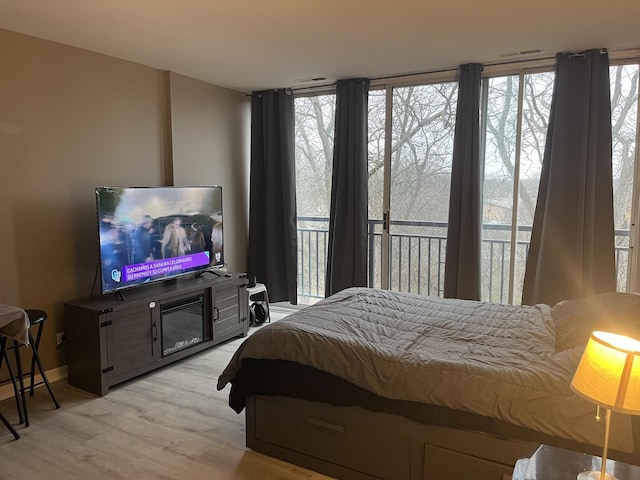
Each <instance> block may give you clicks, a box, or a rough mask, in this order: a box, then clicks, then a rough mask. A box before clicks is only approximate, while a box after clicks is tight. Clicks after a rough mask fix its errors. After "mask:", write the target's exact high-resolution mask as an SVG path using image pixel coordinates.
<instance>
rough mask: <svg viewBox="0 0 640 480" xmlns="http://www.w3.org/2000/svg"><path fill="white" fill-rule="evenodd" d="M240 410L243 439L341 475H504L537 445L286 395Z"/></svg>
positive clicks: (348, 478)
mask: <svg viewBox="0 0 640 480" xmlns="http://www.w3.org/2000/svg"><path fill="white" fill-rule="evenodd" d="M245 412H246V426H247V432H246V434H247V447H249V448H251V449H252V450H255V451H257V452H260V453H264V454H266V455H269V456H271V457H275V458H279V459H281V460H285V461H287V462H290V463H293V464H296V465H300V466H302V467H305V468H309V469H311V470H315V471H317V472H320V473H323V474H326V475H330V476H332V477H336V478H339V479H344V480H372V479H388V480H436V479H437V480H449V479H450V480H460V479H467V478H468V479H474V480H505V479H510V478H511V473H512V471H513V466H514V465H515V463H516V461H517V460H518V459H519V458H522V457H528V456H530V455H531V454H532V453H533V452H534V451H535V449H536V448H537V447H538V446H539V444H538V443H531V442H524V441H518V440H504V439H501V438H497V437H495V436H492V435H489V434H486V433H483V432H475V431H465V430H456V429H453V428H447V427H441V426H436V425H423V424H420V423H417V422H414V421H411V420H408V419H406V418H404V417H400V416H397V415H391V414H387V413H376V412H371V411H368V410H365V409H363V408H360V407H338V406H333V405H328V404H325V403H318V402H310V401H307V400H300V399H294V398H289V397H269V396H252V397H249V398H247V406H246V409H245Z"/></svg>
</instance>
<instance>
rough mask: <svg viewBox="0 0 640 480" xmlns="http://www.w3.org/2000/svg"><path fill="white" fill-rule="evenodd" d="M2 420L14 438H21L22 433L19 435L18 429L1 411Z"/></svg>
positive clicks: (0, 417)
mask: <svg viewBox="0 0 640 480" xmlns="http://www.w3.org/2000/svg"><path fill="white" fill-rule="evenodd" d="M0 420H1V421H2V423H4V426H5V427H7V429H8V430H9V431H10V432H11V435H13V438H14V439H16V440H18V439H19V438H20V435H18V432H16V429H15V428H13V426H12V425H11V424H10V423H9V422H7V419H6V418H4V415H2V414H1V413H0Z"/></svg>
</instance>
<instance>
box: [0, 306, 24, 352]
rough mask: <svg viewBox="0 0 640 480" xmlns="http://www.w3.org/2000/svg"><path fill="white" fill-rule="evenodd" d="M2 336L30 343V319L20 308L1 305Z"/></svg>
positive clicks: (0, 327)
mask: <svg viewBox="0 0 640 480" xmlns="http://www.w3.org/2000/svg"><path fill="white" fill-rule="evenodd" d="M0 335H3V336H5V337H9V338H13V339H14V340H17V341H19V342H20V343H24V344H25V345H26V344H28V343H29V317H28V315H27V312H25V311H24V310H23V309H21V308H18V307H12V306H11V305H5V304H2V303H0Z"/></svg>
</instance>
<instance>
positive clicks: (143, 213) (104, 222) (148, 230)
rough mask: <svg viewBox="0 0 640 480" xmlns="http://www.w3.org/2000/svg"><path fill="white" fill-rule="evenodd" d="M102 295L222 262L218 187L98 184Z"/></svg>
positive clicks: (220, 207) (219, 191) (220, 194)
mask: <svg viewBox="0 0 640 480" xmlns="http://www.w3.org/2000/svg"><path fill="white" fill-rule="evenodd" d="M96 206H97V214H98V233H99V236H100V267H101V279H102V282H101V283H102V293H103V294H104V293H109V292H114V291H117V290H122V289H125V288H129V287H134V286H138V285H142V284H146V283H149V282H157V281H162V280H167V279H171V278H175V277H177V276H180V275H185V274H188V273H197V272H199V271H203V270H206V269H209V268H213V267H222V266H223V265H224V250H223V235H222V187H219V186H204V187H98V188H96Z"/></svg>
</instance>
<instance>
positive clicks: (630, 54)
mask: <svg viewBox="0 0 640 480" xmlns="http://www.w3.org/2000/svg"><path fill="white" fill-rule="evenodd" d="M607 51H608V52H609V56H610V58H611V59H612V60H617V59H631V58H640V46H637V47H629V48H621V49H613V50H607V49H606V48H602V49H600V53H602V54H604V53H607ZM571 56H572V57H574V56H584V53H574V54H571ZM555 58H556V56H555V54H554V55H553V56H545V57H538V58H529V59H522V60H517V61H513V60H511V61H496V62H488V63H484V64H483V66H484V67H501V66H508V65H513V66H514V67H515V66H518V65H522V64H527V63H530V64H532V66H534V65H533V64H544V63H545V62H549V63H550V65H553V62H555ZM535 66H539V65H535ZM458 68H459V66H455V67H445V68H436V69H433V70H424V71H421V72H412V73H401V74H396V75H381V76H377V77H370V78H369V80H371V82H376V83H377V82H380V81H382V80H392V79H393V80H400V79H403V78H411V77H419V76H421V75H433V74H438V73H451V72H456V71H457V70H458ZM524 68H526V67H524ZM335 85H336V81H335V80H333V81H331V82H327V83H317V84H313V85H304V86H299V87H287V88H286V89H287V90H291V91H292V92H294V93H296V92H305V91H314V90H327V89H329V88H331V87H333V86H335ZM247 95H248V96H251V93H248V94H247Z"/></svg>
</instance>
